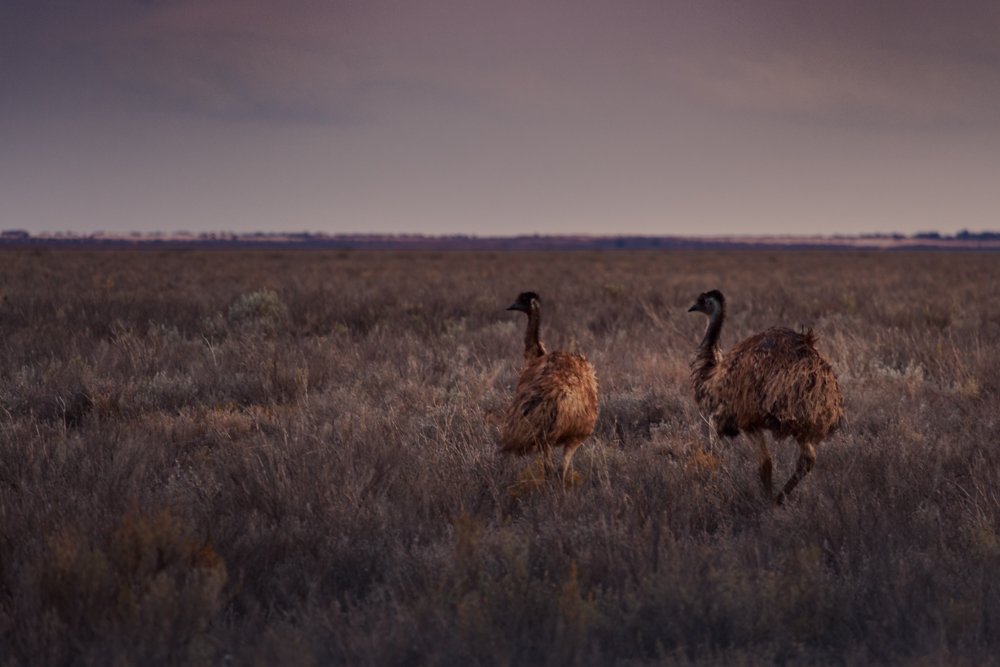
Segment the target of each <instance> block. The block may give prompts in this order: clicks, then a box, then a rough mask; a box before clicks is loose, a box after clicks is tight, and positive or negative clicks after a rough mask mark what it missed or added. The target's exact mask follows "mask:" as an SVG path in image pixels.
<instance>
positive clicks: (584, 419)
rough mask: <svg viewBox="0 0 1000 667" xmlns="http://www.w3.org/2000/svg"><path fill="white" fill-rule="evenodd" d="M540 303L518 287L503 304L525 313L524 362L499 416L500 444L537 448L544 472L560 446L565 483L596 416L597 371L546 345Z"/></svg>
mask: <svg viewBox="0 0 1000 667" xmlns="http://www.w3.org/2000/svg"><path fill="white" fill-rule="evenodd" d="M540 309H541V300H540V299H539V297H538V295H537V294H536V293H534V292H523V293H521V294H520V295H519V296H518V297H517V300H516V301H515V302H514V303H513V304H511V305H510V306H509V307H508V308H507V310H519V311H521V312H523V313H527V315H528V326H527V329H526V331H525V334H524V367H523V369H522V370H521V376H520V378H519V379H518V381H517V388H516V389H515V390H514V400H513V402H512V403H511V406H510V408H509V409H508V410H507V413H506V415H505V417H504V423H503V428H502V430H501V434H500V448H501V450H502V451H503V452H504V453H512V454H528V453H531V452H536V451H537V452H541V454H542V461H543V465H544V466H545V473H546V476H552V475H553V474H554V472H555V471H554V466H553V462H552V450H553V448H555V447H562V448H563V457H562V480H563V483H564V484H565V483H566V482H568V481H569V478H568V476H569V470H570V462H571V461H572V460H573V455H574V454H575V453H576V450H577V448H578V447H579V446H580V445H581V444H582V443H583V441H584V440H585V439H586V438H587V437H588V436H589V435H590V434H591V433H593V431H594V424H595V423H596V422H597V375H596V374H595V373H594V367H593V366H592V365H591V364H590V362H589V361H587V359H586V358H585V357H583V356H581V355H578V354H570V353H568V352H548V351H546V349H545V346H544V345H543V344H542V341H541V340H540V339H539V336H538V329H539V325H540V323H541V314H540Z"/></svg>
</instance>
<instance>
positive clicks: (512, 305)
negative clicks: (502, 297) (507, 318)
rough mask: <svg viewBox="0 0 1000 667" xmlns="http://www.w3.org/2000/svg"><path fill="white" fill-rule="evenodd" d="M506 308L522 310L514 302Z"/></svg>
mask: <svg viewBox="0 0 1000 667" xmlns="http://www.w3.org/2000/svg"><path fill="white" fill-rule="evenodd" d="M506 310H521V309H520V308H518V307H517V304H516V303H512V304H510V305H509V306H507V308H506Z"/></svg>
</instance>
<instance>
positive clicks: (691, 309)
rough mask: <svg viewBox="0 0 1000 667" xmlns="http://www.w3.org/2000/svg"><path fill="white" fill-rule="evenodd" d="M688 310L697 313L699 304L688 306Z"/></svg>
mask: <svg viewBox="0 0 1000 667" xmlns="http://www.w3.org/2000/svg"><path fill="white" fill-rule="evenodd" d="M688 312H689V313H697V312H698V304H694V305H693V306H691V307H690V308H688Z"/></svg>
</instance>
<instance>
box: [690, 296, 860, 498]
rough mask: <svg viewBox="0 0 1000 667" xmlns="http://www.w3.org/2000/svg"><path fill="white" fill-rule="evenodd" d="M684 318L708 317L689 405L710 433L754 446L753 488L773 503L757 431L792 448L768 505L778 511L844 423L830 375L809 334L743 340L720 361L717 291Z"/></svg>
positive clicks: (721, 314) (773, 333)
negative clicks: (791, 463)
mask: <svg viewBox="0 0 1000 667" xmlns="http://www.w3.org/2000/svg"><path fill="white" fill-rule="evenodd" d="M688 312H700V313H705V314H706V315H708V327H707V328H706V329H705V337H704V338H703V339H702V341H701V344H700V345H699V346H698V355H697V356H696V357H695V359H694V361H693V362H691V381H692V384H693V385H694V395H695V400H696V401H697V402H698V406H699V408H700V409H701V411H702V413H703V414H704V415H705V416H706V417H707V418H708V419H709V420H710V426H711V428H713V429H714V430H715V431H716V432H717V433H721V434H722V435H724V436H727V437H730V438H731V437H735V436H736V435H738V434H739V433H740V431H742V432H743V433H745V434H746V435H747V437H748V438H750V440H752V441H753V442H754V443H755V444H756V445H757V450H758V458H759V461H760V481H761V484H763V486H764V493H766V494H767V496H768V498H771V497H772V494H773V489H772V484H771V452H770V451H769V450H768V447H767V442H766V441H765V436H764V433H763V432H764V431H770V432H771V434H772V435H773V436H774V438H775V439H776V440H782V439H784V438H787V437H789V436H791V437H793V438H795V441H796V442H797V443H798V444H799V448H800V450H801V451H800V454H799V460H798V464H797V465H796V467H795V473H794V474H793V475H792V477H791V479H789V480H788V483H787V484H785V488H784V489H783V490H782V491H781V492H780V493H779V494H778V495H777V497H776V498H775V502H777V503H778V504H781V503H782V502H783V501H784V499H785V498H787V497H788V494H790V493H791V492H792V489H794V488H795V485H796V484H798V483H799V481H800V480H801V479H802V478H803V477H805V476H806V475H807V474H808V473H809V471H810V470H812V467H813V463H815V461H816V448H815V445H816V444H817V443H819V442H820V441H822V440H823V439H825V438H826V437H827V436H828V435H830V433H832V432H833V431H834V430H835V429H836V428H837V426H838V425H839V424H840V421H841V420H842V419H843V416H844V401H843V398H842V397H841V395H840V387H839V386H838V385H837V376H836V374H834V372H833V369H832V368H831V367H830V364H829V363H827V361H826V360H825V359H824V358H823V357H821V356H820V354H819V352H817V351H816V348H815V347H814V344H815V342H816V337H815V335H813V333H812V331H809V332H806V333H804V334H800V333H796V332H794V331H792V330H791V329H786V328H783V327H774V328H772V329H768V330H767V331H763V332H761V333H759V334H756V335H754V336H751V337H750V338H747V339H746V340H744V341H743V342H741V343H739V344H737V345H736V346H735V347H733V348H732V349H730V350H729V351H728V352H726V353H725V354H723V353H722V351H721V350H720V349H719V333H720V332H721V331H722V323H723V321H724V320H725V318H726V299H725V297H723V296H722V293H721V292H719V291H718V290H712V291H711V292H705V293H703V294H701V295H699V296H698V301H696V302H695V304H694V305H693V306H691V308H689V309H688Z"/></svg>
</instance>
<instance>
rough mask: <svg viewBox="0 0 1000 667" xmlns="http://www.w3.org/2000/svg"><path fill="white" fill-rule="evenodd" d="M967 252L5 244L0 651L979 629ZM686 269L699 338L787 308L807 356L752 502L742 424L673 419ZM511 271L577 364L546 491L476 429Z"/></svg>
mask: <svg viewBox="0 0 1000 667" xmlns="http://www.w3.org/2000/svg"><path fill="white" fill-rule="evenodd" d="M998 284H1000V262H997V258H996V256H994V255H979V254H961V255H959V254H848V253H836V254H822V253H804V254H795V253H777V254H775V253H762V252H743V253H732V254H726V253H702V254H697V253H691V254H685V253H668V252H664V253H605V254H599V253H593V254H590V253H576V254H542V253H534V254H531V253H529V254H486V253H484V254H432V253H425V254H391V253H384V254H365V253H334V252H329V253H308V252H299V253H287V254H283V253H268V252H239V253H237V252H232V253H218V254H211V253H197V252H191V253H184V252H169V253H166V252H165V253H157V252H136V253H129V252H86V251H65V252H63V251H60V252H39V251H19V252H4V253H2V256H0V293H2V294H3V295H5V298H4V299H0V664H5V665H7V664H9V665H19V664H25V665H27V664H32V665H34V664H81V663H85V664H124V663H137V664H164V663H170V664H189V663H193V664H219V663H221V662H225V661H228V660H232V661H233V662H234V663H235V664H247V663H252V664H258V663H263V664H317V663H319V664H330V663H332V664H552V665H566V664H608V663H619V664H633V665H639V664H649V663H660V662H662V661H664V660H667V661H670V662H674V663H687V662H691V663H727V664H740V663H762V662H778V663H809V662H821V663H830V662H848V663H855V662H892V663H898V662H910V661H914V662H923V663H939V662H947V663H956V662H967V663H984V662H995V660H996V658H995V656H997V655H1000V495H998V494H1000V492H998V488H1000V423H998V420H1000V345H998V340H1000V295H998V293H997V291H996V289H995V287H996V285H998ZM711 288H719V289H721V290H723V291H724V292H725V294H726V296H727V298H728V299H729V302H730V317H729V320H728V323H727V327H726V330H725V331H724V332H723V345H724V346H728V345H731V344H732V343H733V342H735V341H737V340H739V339H740V338H742V337H744V336H746V335H748V334H750V333H753V332H755V331H759V330H761V329H763V328H765V327H767V326H770V325H772V324H785V325H788V326H792V327H796V328H797V327H798V326H800V325H803V326H807V327H813V328H814V329H815V330H816V331H817V333H819V334H820V337H821V338H820V342H819V348H820V350H821V351H822V352H823V353H824V354H825V355H826V356H827V358H829V360H830V361H831V362H832V364H833V366H834V367H835V369H836V370H837V371H838V374H839V377H840V382H841V386H842V388H843V391H844V394H845V399H846V410H847V415H848V420H849V423H848V426H847V427H846V428H845V430H844V431H843V433H841V434H840V435H838V436H836V437H835V438H834V439H832V440H831V441H830V442H828V443H826V444H825V445H824V446H822V447H821V448H820V450H819V458H818V461H817V465H816V469H815V470H814V471H813V473H812V474H811V475H810V476H809V477H807V478H806V479H805V481H804V482H803V483H802V484H801V485H800V486H799V488H798V489H797V490H796V493H795V495H794V496H793V498H792V501H791V502H790V503H789V504H788V506H786V507H783V508H774V507H771V506H770V505H768V504H766V503H764V502H763V500H762V499H761V497H760V495H759V491H758V482H757V477H756V465H755V456H754V453H753V451H752V449H751V447H750V446H749V444H748V443H747V442H746V441H743V440H737V441H734V442H732V443H731V444H730V445H728V446H725V447H721V448H719V449H717V450H716V451H705V450H703V449H702V438H701V427H700V424H699V417H698V414H697V411H696V409H695V406H694V403H693V400H692V397H691V390H690V388H689V386H688V377H687V376H688V362H689V360H690V359H691V357H692V356H693V354H694V346H695V343H696V340H697V339H698V337H699V335H700V333H701V328H702V326H703V325H704V320H703V318H701V317H696V316H692V315H688V314H687V313H686V312H685V311H686V309H687V307H688V306H689V305H690V304H691V303H692V301H693V299H694V297H695V296H696V295H697V294H698V293H699V292H702V291H704V290H706V289H711ZM525 289H534V290H537V291H539V292H540V293H541V294H542V295H543V298H545V300H546V317H545V322H544V323H543V326H544V331H543V335H544V336H545V338H546V340H548V341H549V342H550V343H551V344H552V345H553V347H559V348H562V349H567V350H579V351H583V352H585V353H586V354H587V355H588V356H589V358H590V359H591V360H592V361H593V363H594V365H595V367H596V368H597V372H598V374H599V376H600V380H601V391H602V399H601V416H600V420H599V422H598V425H597V430H596V431H595V434H594V436H593V437H592V438H590V439H589V440H588V441H587V442H586V443H585V444H584V446H583V447H582V448H581V450H580V453H579V454H578V455H577V457H576V460H575V461H574V464H575V468H576V470H577V472H579V473H580V476H581V479H579V480H578V481H577V483H576V485H575V487H574V488H571V489H569V490H566V491H563V490H561V489H555V488H549V487H545V486H544V485H540V484H538V483H535V482H533V481H532V480H533V475H532V470H531V468H530V466H531V462H530V461H528V460H523V459H505V458H502V457H500V456H498V455H497V454H496V453H495V441H496V437H497V419H498V417H499V416H500V415H501V414H502V413H503V410H504V408H505V407H506V404H507V402H508V400H509V399H510V396H511V391H512V387H513V385H514V383H515V381H516V375H517V372H518V369H519V368H520V364H521V345H522V342H521V335H522V327H523V324H524V323H523V318H518V317H514V316H512V314H511V313H507V312H504V311H503V307H504V306H505V305H506V304H507V303H509V302H510V299H511V298H512V297H513V296H514V295H516V294H517V293H518V292H520V291H522V290H525ZM775 450H776V456H777V458H776V466H777V470H776V479H779V478H780V479H784V477H785V476H786V475H787V474H788V473H789V472H790V470H791V466H792V465H793V461H794V458H795V455H796V451H795V450H796V448H795V446H794V445H793V444H791V443H786V444H785V445H784V446H778V447H776V448H775ZM539 486H541V487H542V488H539Z"/></svg>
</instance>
